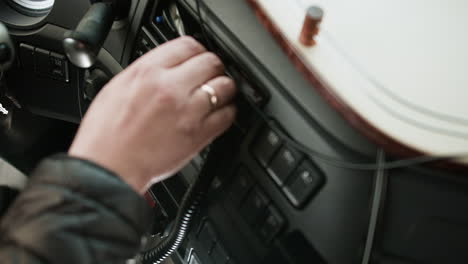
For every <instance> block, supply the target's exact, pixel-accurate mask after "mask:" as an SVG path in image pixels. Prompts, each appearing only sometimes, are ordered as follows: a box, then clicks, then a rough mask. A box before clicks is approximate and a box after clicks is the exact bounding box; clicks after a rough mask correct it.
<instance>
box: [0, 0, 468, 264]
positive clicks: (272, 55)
mask: <svg viewBox="0 0 468 264" xmlns="http://www.w3.org/2000/svg"><path fill="white" fill-rule="evenodd" d="M70 2H73V3H72V5H73V6H74V7H76V9H73V10H76V12H75V11H74V12H68V11H67V10H70V9H69V7H67V5H68V4H70ZM0 3H1V1H0ZM88 7H89V2H88V1H84V0H80V1H78V0H75V1H66V0H56V3H55V6H54V7H53V8H52V10H51V11H50V13H49V15H47V16H46V17H45V18H43V19H41V20H40V22H37V23H36V24H34V23H33V24H32V25H30V26H24V27H22V26H21V25H20V23H17V24H16V25H14V23H10V27H12V33H13V35H14V40H15V42H16V44H17V48H18V51H19V52H18V54H19V57H18V59H17V65H16V66H15V67H14V69H12V70H11V71H10V72H9V73H8V75H7V80H8V84H9V86H10V87H11V88H13V89H15V92H16V94H17V97H18V99H19V101H20V102H21V103H23V104H24V106H25V107H26V108H27V109H29V111H31V112H32V113H34V114H35V115H40V116H43V117H47V118H52V119H60V120H64V121H67V122H73V123H79V121H80V120H81V117H82V115H83V114H84V112H85V111H86V107H87V106H88V105H89V103H90V102H91V99H92V98H90V97H89V96H87V90H86V84H85V83H84V81H83V79H85V78H86V76H87V75H90V74H91V73H92V71H93V70H95V69H98V70H101V71H103V72H104V74H106V75H108V76H109V77H111V76H113V75H115V74H117V73H118V72H119V71H121V70H122V69H124V68H125V67H126V66H128V65H129V64H131V63H132V62H133V61H135V60H137V59H138V58H139V57H141V56H143V55H144V54H145V53H146V52H148V51H149V50H151V49H153V48H156V47H157V46H159V45H160V44H162V43H164V42H166V41H168V40H170V39H173V38H176V37H178V36H179V35H181V34H187V35H191V36H193V37H194V38H196V39H197V40H199V41H200V42H202V43H203V44H204V45H205V46H206V47H207V48H208V49H209V50H211V51H213V52H215V53H216V54H218V55H219V56H220V57H221V58H222V60H223V62H224V63H225V64H226V74H227V75H229V76H231V77H233V78H234V79H235V81H236V84H237V86H238V87H239V90H240V93H239V95H238V98H237V102H236V103H237V105H238V107H239V114H238V118H237V120H236V123H235V125H234V126H233V128H232V129H231V132H232V133H233V134H234V135H235V141H236V144H235V145H236V146H237V147H236V149H235V150H234V151H233V153H232V159H230V160H224V161H219V169H218V173H217V174H216V175H215V178H214V180H213V182H212V184H211V186H210V190H209V192H208V194H207V197H206V199H205V200H204V202H203V204H202V208H201V210H200V212H199V213H198V214H197V215H196V217H195V221H194V223H193V224H192V226H191V228H190V231H189V233H188V238H187V239H186V240H185V241H184V242H183V244H182V246H181V247H180V248H179V249H178V250H177V251H176V253H175V254H174V255H173V257H172V261H174V262H175V263H181V264H182V263H183V264H185V263H190V264H196V263H200V264H234V263H245V264H250V263H252V264H254V263H265V264H266V263H297V264H303V263H304V264H305V263H307V264H309V263H446V262H448V263H464V262H466V261H467V260H468V255H467V253H466V252H468V251H467V250H466V247H465V243H463V239H464V238H465V237H466V230H468V229H467V227H468V210H467V209H468V208H467V207H468V197H467V195H466V193H467V190H468V182H467V180H466V178H464V177H462V176H460V174H459V173H456V172H451V171H445V170H441V169H437V168H433V167H423V166H419V167H418V166H414V167H405V168H398V169H392V170H389V169H385V168H383V166H380V167H379V165H382V164H384V163H385V162H386V161H391V160H394V159H398V158H401V157H394V156H392V155H391V154H389V153H386V152H385V151H384V150H383V149H382V147H381V146H378V145H376V144H374V143H373V142H371V141H370V140H368V139H367V138H366V137H364V136H363V135H361V134H360V133H359V132H358V131H356V130H355V129H354V128H352V127H351V126H350V124H349V123H347V122H346V121H345V120H344V119H343V118H342V117H341V116H340V115H339V114H338V113H336V112H335V110H334V109H333V108H332V107H331V106H329V105H328V104H327V103H326V102H325V101H324V100H323V98H321V96H320V95H319V94H318V93H317V91H316V90H315V89H314V87H311V86H310V85H309V84H308V83H307V82H306V81H305V80H304V79H303V77H302V76H301V75H300V74H299V73H298V72H297V71H296V70H295V68H294V67H293V65H292V64H291V63H290V62H289V60H288V59H287V56H286V55H285V54H284V53H283V52H282V51H281V49H280V47H279V46H278V45H277V44H276V43H275V42H274V40H273V38H272V37H271V36H270V35H269V33H268V32H267V31H266V30H265V29H264V28H263V27H262V26H261V25H260V23H259V22H258V21H257V19H256V17H255V14H254V12H253V10H251V9H250V7H249V6H248V5H247V3H246V2H244V1H229V0H203V1H201V0H200V1H197V0H178V1H175V0H139V1H132V7H131V10H130V16H129V18H128V21H126V23H125V24H124V26H119V27H114V28H113V30H112V31H111V33H110V35H109V37H108V39H107V41H106V43H105V44H104V49H103V51H102V52H101V54H100V56H99V62H98V64H97V65H96V66H95V69H91V70H88V71H84V70H80V69H78V68H76V67H74V66H73V65H71V64H70V62H69V61H67V60H66V59H65V58H64V56H63V54H64V51H63V48H62V46H61V40H62V39H63V36H64V34H65V32H66V30H68V29H71V28H74V27H75V26H76V24H77V23H78V21H79V19H80V18H81V16H83V14H84V13H85V11H86V9H87V8H88ZM68 13H70V15H68ZM71 13H73V14H71ZM0 14H1V11H0ZM7 24H8V23H7ZM34 25H35V26H34ZM95 92H97V91H95ZM291 142H299V143H300V144H301V145H302V146H305V147H306V148H307V149H304V148H298V147H297V144H296V145H294V144H291ZM310 149H312V150H314V151H315V152H311V151H309V150H310ZM209 151H210V150H209V147H208V148H207V149H206V150H204V151H203V152H202V153H200V155H198V156H197V157H195V158H194V159H193V160H192V161H191V162H190V163H189V164H188V165H187V166H186V167H185V168H183V169H182V170H181V171H180V172H178V173H177V175H176V176H174V177H173V178H170V179H168V180H166V181H165V182H163V183H161V184H157V185H155V186H153V187H152V188H151V190H150V193H149V198H150V199H151V200H152V202H153V203H154V205H155V206H154V211H155V220H154V225H153V227H152V236H151V237H150V239H149V240H150V242H152V241H153V240H154V241H156V240H158V238H160V237H161V236H163V235H164V234H166V233H167V230H168V227H170V226H171V224H172V223H173V221H174V219H175V217H176V214H177V212H178V210H179V208H180V206H181V203H182V200H183V197H184V194H185V192H186V191H187V189H188V188H189V186H190V184H192V183H193V182H195V181H196V179H197V177H198V176H199V173H200V171H201V169H202V167H203V166H204V165H205V163H206V158H207V156H208V155H209ZM317 153H318V154H317ZM343 161H345V162H343ZM362 163H371V164H375V165H376V168H375V169H371V170H364V169H353V168H349V166H346V164H362ZM149 244H151V243H149Z"/></svg>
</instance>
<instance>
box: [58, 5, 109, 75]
mask: <svg viewBox="0 0 468 264" xmlns="http://www.w3.org/2000/svg"><path fill="white" fill-rule="evenodd" d="M113 22H114V10H113V6H112V4H111V3H107V2H106V3H104V2H98V3H95V4H93V5H92V6H91V7H90V8H89V10H88V12H87V13H86V14H85V16H84V17H83V18H82V19H81V21H80V23H79V24H78V26H77V27H76V29H75V30H74V31H71V32H68V33H67V36H66V38H65V39H64V40H63V47H64V49H65V54H66V55H67V57H68V59H69V60H70V61H71V62H72V63H73V64H74V65H75V66H77V67H80V68H89V67H91V66H93V65H94V63H95V62H96V60H97V56H98V54H99V51H100V50H101V47H102V45H103V44H104V41H105V40H106V38H107V35H108V34H109V31H110V29H111V27H112V23H113Z"/></svg>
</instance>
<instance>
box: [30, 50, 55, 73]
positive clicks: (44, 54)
mask: <svg viewBox="0 0 468 264" xmlns="http://www.w3.org/2000/svg"><path fill="white" fill-rule="evenodd" d="M49 57H50V51H48V50H45V49H41V48H36V49H35V50H34V58H35V59H36V71H37V72H39V73H44V74H49V73H50V72H51V70H52V67H51V65H50V59H49Z"/></svg>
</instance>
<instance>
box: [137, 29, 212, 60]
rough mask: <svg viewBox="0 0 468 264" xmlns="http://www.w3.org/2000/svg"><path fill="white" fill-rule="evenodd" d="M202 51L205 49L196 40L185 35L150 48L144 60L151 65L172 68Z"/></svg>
mask: <svg viewBox="0 0 468 264" xmlns="http://www.w3.org/2000/svg"><path fill="white" fill-rule="evenodd" d="M204 52H206V49H205V48H204V47H203V46H202V45H201V44H200V43H198V41H196V40H195V39H193V38H192V37H187V36H185V37H180V38H177V39H175V40H171V41H169V42H166V43H164V44H163V45H161V46H159V47H158V48H156V49H154V50H152V51H151V52H149V53H148V54H147V55H146V56H145V57H144V60H145V61H147V62H148V63H151V64H152V65H154V64H157V65H161V66H163V67H165V68H172V67H175V66H177V65H179V64H181V63H183V62H185V61H187V60H189V59H190V58H192V57H194V56H196V55H198V54H201V53H204Z"/></svg>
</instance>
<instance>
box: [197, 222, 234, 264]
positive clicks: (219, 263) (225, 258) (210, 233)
mask: <svg viewBox="0 0 468 264" xmlns="http://www.w3.org/2000/svg"><path fill="white" fill-rule="evenodd" d="M197 238H198V241H200V242H201V243H202V246H203V247H204V248H205V249H206V250H207V253H208V255H209V256H210V258H211V260H212V262H213V263H214V264H235V261H234V259H232V258H231V257H230V256H229V253H228V252H227V250H226V248H225V247H224V246H223V244H222V243H221V241H220V240H219V236H218V233H217V232H216V231H215V229H214V227H213V225H212V224H211V222H210V221H205V222H204V223H203V224H202V227H201V229H200V231H199V233H198V235H197Z"/></svg>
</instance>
